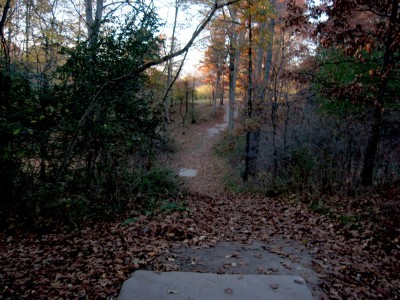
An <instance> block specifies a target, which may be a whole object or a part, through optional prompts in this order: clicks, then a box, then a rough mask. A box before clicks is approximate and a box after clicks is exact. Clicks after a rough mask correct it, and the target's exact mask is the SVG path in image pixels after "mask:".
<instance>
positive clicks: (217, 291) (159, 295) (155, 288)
mask: <svg viewBox="0 0 400 300" xmlns="http://www.w3.org/2000/svg"><path fill="white" fill-rule="evenodd" d="M118 299H119V300H134V299H135V300H152V299H157V300H158V299H159V300H163V299H179V300H189V299H190V300H225V299H230V300H233V299H237V300H238V299H240V300H247V299H251V300H261V299H263V300H267V299H271V300H291V299H295V300H312V299H314V298H313V296H312V294H311V292H310V290H309V289H308V287H307V284H306V282H305V281H304V279H303V278H301V277H299V276H293V275H241V274H222V275H218V274H206V273H190V272H164V273H156V272H152V271H136V272H134V273H133V274H132V276H131V278H129V279H128V280H126V281H125V282H124V284H123V286H122V289H121V293H120V294H119V297H118Z"/></svg>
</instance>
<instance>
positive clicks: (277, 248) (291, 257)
mask: <svg viewBox="0 0 400 300" xmlns="http://www.w3.org/2000/svg"><path fill="white" fill-rule="evenodd" d="M197 110H198V113H199V114H200V117H199V119H200V120H199V122H197V123H195V124H191V125H189V126H188V127H186V128H184V127H176V128H174V130H173V131H172V137H173V139H174V140H175V142H176V152H174V153H172V154H170V155H169V156H168V157H167V164H168V165H169V167H171V168H172V169H173V170H174V171H175V172H176V173H177V174H178V173H179V170H182V169H194V170H196V171H197V172H198V173H197V175H196V176H194V177H183V182H184V183H183V185H184V187H185V188H187V190H188V191H189V192H190V193H191V194H194V195H197V198H198V201H199V202H197V204H195V203H196V202H192V203H191V205H193V207H192V209H194V210H197V209H199V210H201V211H204V210H203V209H202V208H201V207H202V201H206V202H209V201H211V202H209V203H210V205H211V206H215V207H218V206H219V205H221V204H222V205H223V206H222V208H224V207H225V204H226V205H227V206H236V207H237V216H235V217H234V218H233V219H232V216H231V217H229V213H228V212H224V213H222V214H221V220H220V222H218V223H219V225H222V224H225V223H229V224H231V226H233V227H235V228H236V227H237V228H238V230H242V229H243V228H244V227H246V225H244V224H242V225H240V223H241V222H240V221H239V220H240V217H238V216H239V215H241V214H242V213H243V212H242V211H241V206H239V205H237V204H238V203H236V204H235V202H236V201H239V202H242V200H239V199H238V198H240V196H239V195H238V196H234V197H232V199H231V197H228V198H227V197H226V195H227V193H228V194H229V192H227V191H226V190H225V188H224V184H223V177H224V174H226V172H229V170H228V169H227V168H228V166H226V165H224V163H223V162H222V161H221V160H220V159H219V158H218V157H217V156H216V155H214V154H213V153H212V148H213V145H214V144H215V143H216V142H217V141H218V139H219V138H221V135H222V134H223V132H224V131H225V130H226V129H227V126H228V107H223V106H222V107H219V109H218V111H217V116H216V117H215V118H210V117H208V118H207V114H209V115H211V107H210V106H207V105H206V104H200V105H198V107H197ZM203 199H205V200H203ZM207 199H208V200H207ZM211 199H213V200H211ZM232 200H233V201H232ZM189 201H190V200H189ZM243 202H246V200H244V201H243ZM213 215H214V213H211V214H210V216H213ZM245 215H246V213H245ZM204 217H205V218H208V216H204ZM236 219H237V220H236ZM215 227H218V225H217V224H216V226H215ZM233 227H231V228H233ZM214 230H221V232H223V231H225V230H226V228H225V226H223V227H221V228H215V229H214ZM248 234H250V232H249V233H248ZM206 236H207V235H204V236H200V237H199V239H201V238H202V237H203V238H204V239H206V240H207V238H206ZM239 236H241V234H239ZM241 238H242V237H241ZM263 240H264V241H263V242H260V241H257V239H255V240H251V241H249V240H247V239H246V240H245V241H242V240H239V241H238V240H232V239H230V238H228V237H226V238H223V237H222V238H221V239H218V240H215V242H211V244H210V243H208V242H207V241H206V242H205V243H201V241H199V244H198V245H197V246H195V247H193V245H187V246H183V247H182V245H180V246H178V247H176V248H175V249H173V250H171V251H168V252H166V253H164V254H163V255H161V256H160V257H159V258H157V260H158V263H159V264H160V265H163V266H165V268H166V270H167V271H184V272H202V273H219V274H223V273H227V274H274V275H299V276H302V277H303V278H305V280H306V281H307V283H308V285H309V287H310V289H311V290H312V293H313V295H314V297H315V298H317V299H318V298H320V290H319V287H318V285H319V277H318V275H317V273H316V272H315V271H314V270H313V269H312V268H311V260H312V255H311V254H310V253H308V251H307V250H306V248H305V247H304V245H302V244H301V243H299V242H296V241H288V240H284V239H280V238H274V239H273V240H272V239H268V242H265V239H263ZM210 246H211V247H210Z"/></svg>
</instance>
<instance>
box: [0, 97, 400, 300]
mask: <svg viewBox="0 0 400 300" xmlns="http://www.w3.org/2000/svg"><path fill="white" fill-rule="evenodd" d="M199 109H201V110H203V112H209V110H210V107H209V106H206V105H203V107H202V106H199ZM207 114H208V113H207ZM207 114H205V116H207ZM223 117H224V113H223V110H219V114H218V117H217V118H215V119H213V118H209V117H205V118H203V117H202V115H201V113H200V116H199V121H198V122H197V123H195V124H193V125H189V126H188V127H185V128H184V127H176V128H175V129H174V130H173V132H174V135H175V140H176V145H175V148H176V152H175V153H172V154H171V155H169V156H166V157H164V158H163V160H164V161H165V162H166V163H167V164H169V166H170V167H172V168H173V169H175V170H178V169H180V168H193V169H197V170H198V171H199V173H198V176H197V177H194V178H186V179H184V183H183V186H184V188H185V189H187V190H188V191H189V193H188V194H187V195H186V194H181V195H180V196H179V197H178V198H177V199H176V200H175V201H176V203H177V204H180V203H184V204H185V206H184V208H183V209H179V210H175V211H164V212H160V213H159V214H157V215H152V216H140V217H138V218H137V219H135V221H134V222H133V221H127V220H130V219H129V217H130V216H129V214H127V215H125V216H121V217H120V218H117V219H115V220H113V221H104V222H96V223H88V224H83V225H82V226H81V227H80V229H79V230H75V231H73V232H64V233H60V232H57V233H41V234H39V233H32V232H28V231H17V230H11V229H10V230H8V231H7V232H3V233H1V235H0V299H23V298H28V299H35V298H43V299H73V298H77V299H113V298H115V297H116V296H117V294H118V292H119V290H120V288H121V285H122V283H123V281H124V280H125V279H127V278H128V277H129V274H131V273H132V272H133V271H135V270H138V269H145V270H155V271H177V270H180V271H198V272H213V273H246V274H297V275H300V276H303V277H304V278H305V279H306V281H307V284H308V285H309V287H310V289H311V290H312V292H313V294H314V296H315V297H316V298H317V299H319V298H322V299H400V288H399V287H400V273H399V270H400V249H399V248H400V246H399V245H400V241H399V238H398V237H399V236H398V231H396V230H398V222H397V223H396V224H391V223H390V220H398V215H397V217H395V216H394V217H393V218H387V216H388V215H390V214H392V213H396V214H397V212H398V211H397V210H395V209H394V208H393V207H395V206H396V205H397V204H398V202H399V199H398V197H399V196H398V194H396V195H395V196H393V197H392V198H391V199H392V202H393V203H392V202H390V201H386V200H385V201H384V202H385V203H384V205H385V206H383V204H382V200H381V196H379V195H377V194H374V193H370V194H368V195H364V196H359V197H353V198H350V197H349V198H345V199H343V198H340V199H338V197H324V196H321V199H324V201H325V202H329V201H331V202H332V203H333V205H332V206H330V207H325V206H322V205H320V206H315V205H314V206H312V205H310V202H309V199H308V196H307V195H303V196H299V195H286V196H281V197H265V196H262V195H254V194H236V193H232V192H229V191H226V190H225V189H224V185H223V174H224V173H225V172H229V167H228V166H226V165H224V164H223V162H222V161H221V160H220V159H219V158H217V157H215V156H214V155H213V154H212V145H213V143H214V142H215V141H217V139H218V134H215V135H214V134H210V131H208V129H209V128H215V127H216V126H217V125H218V124H220V123H221V122H223ZM338 200H340V201H338ZM335 201H336V202H335ZM321 203H322V200H321ZM335 203H346V205H344V206H343V205H336V204H335ZM178 207H180V206H178ZM396 207H397V206H396ZM367 208H368V209H367ZM384 209H387V210H386V211H385V210H384ZM393 228H394V229H395V231H394V232H392V231H391V230H392V229H393ZM233 289H234V287H233Z"/></svg>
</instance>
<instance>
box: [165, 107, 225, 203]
mask: <svg viewBox="0 0 400 300" xmlns="http://www.w3.org/2000/svg"><path fill="white" fill-rule="evenodd" d="M196 110H197V113H198V114H199V117H198V120H197V122H196V123H195V124H190V125H188V126H187V127H183V126H181V125H179V126H175V128H173V130H172V134H171V136H172V138H173V140H174V141H175V143H176V145H175V148H176V152H174V153H172V154H170V155H168V156H166V157H165V158H164V159H166V161H167V165H168V166H169V167H170V168H172V169H173V170H174V171H175V172H176V173H177V174H178V173H179V170H182V169H193V170H196V171H197V175H196V176H195V177H185V178H183V184H184V187H185V188H186V189H187V190H188V191H189V192H191V193H198V194H202V195H208V196H217V195H220V194H222V193H223V192H224V185H223V176H224V174H225V173H226V172H227V166H224V164H223V163H222V161H221V160H220V159H218V157H216V156H215V155H214V154H213V153H212V148H213V145H214V143H215V142H216V141H217V140H218V138H219V137H220V136H221V134H222V132H223V131H224V130H225V129H226V128H227V126H228V108H227V107H225V106H219V107H218V108H217V115H216V116H215V118H213V117H211V115H212V111H211V110H212V107H211V106H210V105H208V104H198V105H197V106H196Z"/></svg>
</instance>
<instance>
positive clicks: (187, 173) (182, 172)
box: [178, 169, 199, 177]
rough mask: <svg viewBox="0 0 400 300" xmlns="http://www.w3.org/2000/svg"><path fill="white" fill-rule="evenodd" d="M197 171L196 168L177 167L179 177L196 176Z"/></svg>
mask: <svg viewBox="0 0 400 300" xmlns="http://www.w3.org/2000/svg"><path fill="white" fill-rule="evenodd" d="M198 172H199V171H197V170H196V169H179V171H178V176H180V177H196V176H197V174H198Z"/></svg>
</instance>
